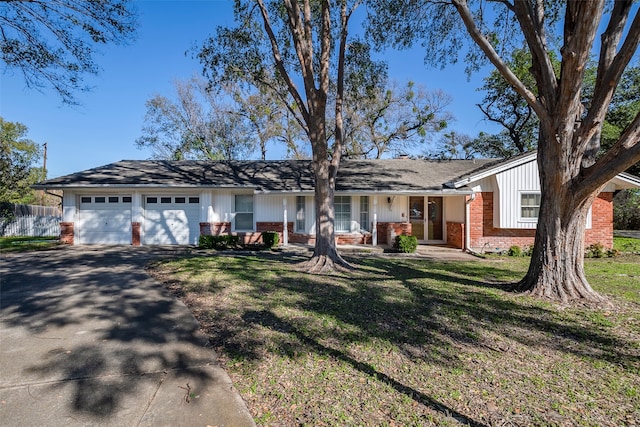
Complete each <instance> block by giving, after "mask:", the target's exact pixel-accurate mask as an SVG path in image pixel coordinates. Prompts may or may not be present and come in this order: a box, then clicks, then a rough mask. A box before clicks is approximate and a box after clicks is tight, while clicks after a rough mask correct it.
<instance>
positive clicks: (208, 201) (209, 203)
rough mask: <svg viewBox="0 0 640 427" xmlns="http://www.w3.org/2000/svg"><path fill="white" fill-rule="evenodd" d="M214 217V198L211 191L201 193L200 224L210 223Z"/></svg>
mask: <svg viewBox="0 0 640 427" xmlns="http://www.w3.org/2000/svg"><path fill="white" fill-rule="evenodd" d="M211 217H213V198H212V195H211V191H209V190H203V191H201V192H200V222H209V221H211V219H210V218H211Z"/></svg>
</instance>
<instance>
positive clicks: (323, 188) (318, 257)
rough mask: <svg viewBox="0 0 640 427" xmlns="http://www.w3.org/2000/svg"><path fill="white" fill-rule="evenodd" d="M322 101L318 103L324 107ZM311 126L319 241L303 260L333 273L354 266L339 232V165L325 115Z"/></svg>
mask: <svg viewBox="0 0 640 427" xmlns="http://www.w3.org/2000/svg"><path fill="white" fill-rule="evenodd" d="M321 107H322V104H320V105H316V108H321ZM315 119H316V121H315V122H314V124H313V125H312V126H310V129H311V132H310V138H311V141H312V148H313V171H314V175H315V206H316V244H315V248H314V251H313V256H312V257H311V259H310V260H308V261H306V262H305V263H303V268H304V269H306V270H307V271H309V272H311V273H331V272H333V271H335V270H336V268H345V269H351V268H352V266H351V265H350V264H349V263H348V262H346V261H345V260H344V259H343V258H342V257H341V256H340V254H339V253H338V249H337V247H336V233H335V207H334V203H333V197H334V193H335V188H336V184H335V182H336V174H337V169H336V167H335V166H333V165H332V164H331V162H330V161H329V158H328V157H329V155H328V154H329V153H328V150H327V144H326V132H325V131H324V129H325V128H324V126H325V124H324V120H323V117H322V116H320V117H315Z"/></svg>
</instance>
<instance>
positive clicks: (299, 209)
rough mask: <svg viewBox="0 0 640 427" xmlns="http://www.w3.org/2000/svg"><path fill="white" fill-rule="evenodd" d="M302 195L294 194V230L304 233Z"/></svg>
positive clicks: (303, 200)
mask: <svg viewBox="0 0 640 427" xmlns="http://www.w3.org/2000/svg"><path fill="white" fill-rule="evenodd" d="M304 203H305V197H304V196H296V231H297V232H301V233H304V232H305V231H306V230H305V218H304V216H305V215H304Z"/></svg>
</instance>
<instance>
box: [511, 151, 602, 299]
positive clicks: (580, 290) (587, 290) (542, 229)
mask: <svg viewBox="0 0 640 427" xmlns="http://www.w3.org/2000/svg"><path fill="white" fill-rule="evenodd" d="M562 147H563V144H548V145H544V144H540V149H539V151H538V169H539V171H540V185H541V190H542V191H541V193H542V199H541V204H540V213H539V215H538V225H537V228H536V237H535V243H534V247H533V253H532V256H531V263H530V265H529V271H528V272H527V275H526V276H525V277H524V278H523V279H522V281H521V282H520V283H519V284H518V289H519V290H521V291H524V292H526V293H528V294H531V295H534V296H538V297H542V298H546V299H550V300H554V301H560V302H563V303H572V302H575V301H581V302H589V303H597V304H600V303H604V302H605V301H606V299H605V298H604V297H602V296H601V295H599V294H598V293H597V292H595V291H594V290H593V289H592V288H591V286H590V285H589V283H588V282H587V279H586V277H585V274H584V251H585V244H584V239H585V229H586V223H587V215H588V213H589V208H590V206H591V204H592V203H593V201H594V200H595V199H596V197H597V196H598V193H599V192H600V190H601V188H597V189H595V190H594V191H592V192H591V193H589V194H585V195H584V196H582V197H579V196H577V194H576V191H575V190H574V185H573V184H572V183H575V180H576V174H577V173H578V171H579V170H580V168H579V163H578V164H575V163H574V162H572V161H571V157H572V153H571V152H570V151H568V150H566V149H563V148H562ZM572 164H575V166H574V167H571V166H570V165H572Z"/></svg>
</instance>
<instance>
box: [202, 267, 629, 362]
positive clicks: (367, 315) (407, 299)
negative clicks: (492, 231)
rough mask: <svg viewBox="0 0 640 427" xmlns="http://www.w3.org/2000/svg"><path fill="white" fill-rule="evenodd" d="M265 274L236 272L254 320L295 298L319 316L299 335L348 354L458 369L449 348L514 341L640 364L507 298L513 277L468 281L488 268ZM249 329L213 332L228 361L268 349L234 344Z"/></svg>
mask: <svg viewBox="0 0 640 427" xmlns="http://www.w3.org/2000/svg"><path fill="white" fill-rule="evenodd" d="M243 264H244V263H243ZM259 265H260V266H261V268H264V269H265V271H266V272H268V274H264V272H260V271H255V269H253V268H252V267H251V266H250V265H248V264H244V265H243V266H242V269H243V270H242V271H241V272H240V271H238V272H239V274H241V275H242V277H243V278H245V279H247V278H249V279H250V280H251V283H252V285H251V286H252V289H253V292H255V294H256V296H257V300H256V304H255V305H253V306H252V307H253V308H254V311H261V310H257V309H256V308H262V310H272V309H273V308H275V307H277V306H279V305H282V304H284V303H282V302H281V301H279V300H277V298H276V299H274V300H273V301H271V300H270V298H271V296H273V295H275V293H278V292H281V291H283V290H286V291H287V292H289V293H291V294H295V295H297V296H298V301H297V302H296V304H295V309H297V310H303V311H309V312H310V313H313V314H314V316H316V317H314V316H302V317H297V318H296V319H295V325H296V327H297V328H298V329H300V330H303V331H305V333H307V334H308V336H309V337H310V338H311V339H315V340H325V339H331V340H335V341H337V342H340V343H342V345H347V344H349V343H366V342H370V341H371V340H373V339H382V340H387V341H388V342H390V343H391V344H393V345H396V346H397V347H398V348H399V349H400V350H401V351H403V352H404V353H405V354H406V355H407V356H409V357H411V358H420V359H423V360H425V361H428V362H430V363H438V364H441V365H444V366H453V367H455V365H456V364H457V363H459V362H458V359H457V357H456V356H457V355H456V350H455V349H453V348H452V343H453V344H459V345H470V346H478V347H483V348H488V349H491V350H495V351H500V352H503V351H505V350H504V348H501V347H502V346H504V345H507V346H508V341H509V340H513V341H514V342H518V343H520V344H522V345H525V346H527V347H529V348H540V349H541V350H548V349H553V350H554V351H560V352H567V353H571V354H574V355H577V356H579V357H587V358H591V359H601V360H605V361H608V362H612V363H617V364H620V365H622V366H623V367H624V368H625V369H631V370H633V369H637V365H638V359H637V356H635V355H634V354H632V350H630V349H631V348H632V347H633V343H631V342H628V341H626V340H625V339H623V338H619V337H616V336H614V335H613V334H611V332H610V331H609V330H607V329H605V328H602V327H596V326H594V325H593V324H589V323H588V322H587V323H581V322H580V319H578V318H577V317H576V316H572V315H571V314H570V313H569V314H566V313H562V312H560V311H558V310H557V309H555V308H553V306H549V305H545V304H543V303H541V302H540V301H537V300H534V299H531V298H527V297H521V296H518V295H516V294H515V293H511V292H509V291H510V289H512V285H513V284H512V282H511V281H510V280H511V278H512V277H513V275H514V273H513V271H511V270H508V269H504V270H500V269H496V268H491V269H490V271H491V274H490V276H491V277H492V281H491V282H484V281H480V280H475V279H472V278H470V277H474V276H477V277H486V276H487V272H488V271H489V270H488V269H487V267H486V266H482V265H478V267H472V266H469V265H468V264H464V265H463V266H462V268H460V265H459V264H456V263H455V262H451V263H447V262H439V263H435V262H431V261H404V260H397V259H393V260H384V259H375V260H372V259H368V260H367V259H361V260H360V266H361V269H360V271H358V272H356V273H354V274H347V275H343V276H339V277H331V278H327V277H326V276H313V275H303V276H302V278H301V277H300V273H296V274H291V273H290V272H289V271H286V270H278V269H274V268H272V266H270V264H269V263H268V262H265V261H262V260H261V261H259ZM287 265H288V262H287ZM447 269H450V270H451V271H448V270H447ZM456 270H458V271H460V273H459V272H457V271H456ZM476 271H477V273H475V272H476ZM495 278H498V279H497V280H501V279H507V280H509V281H506V282H499V281H495V280H494V279H495ZM221 310H222V311H224V308H221ZM323 316H324V317H326V316H329V318H331V319H335V320H336V322H337V326H334V327H331V328H328V329H327V328H324V327H323V326H322V325H319V321H318V320H317V317H323ZM341 325H342V326H341ZM246 326H249V327H250V326H251V325H243V324H242V323H240V324H236V325H231V326H230V325H227V327H226V328H222V329H220V330H218V331H217V332H214V337H212V342H213V343H214V344H215V345H216V346H217V347H224V351H226V352H228V354H229V355H230V357H232V358H236V357H238V358H245V359H257V358H260V357H261V356H260V355H261V353H262V347H263V343H261V342H260V341H259V340H257V341H255V342H253V341H252V340H246V339H247V338H248V337H247V335H246V334H241V336H242V339H245V341H237V340H236V339H235V338H234V336H235V335H236V334H238V333H239V332H241V331H242V330H243V329H244V328H245V327H246ZM496 339H498V340H500V341H502V342H500V343H497V342H495V341H496Z"/></svg>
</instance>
